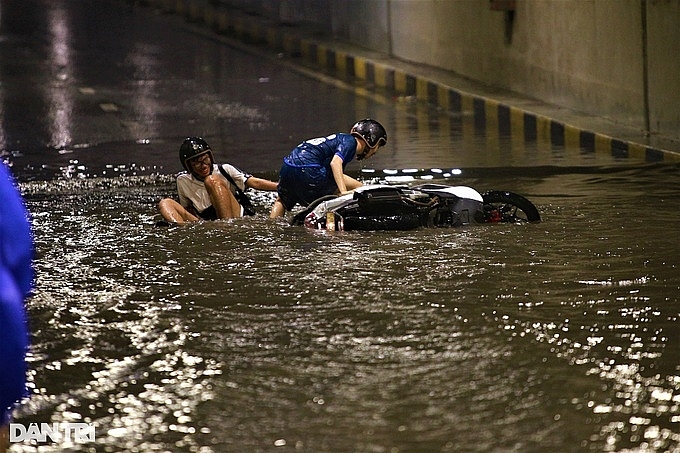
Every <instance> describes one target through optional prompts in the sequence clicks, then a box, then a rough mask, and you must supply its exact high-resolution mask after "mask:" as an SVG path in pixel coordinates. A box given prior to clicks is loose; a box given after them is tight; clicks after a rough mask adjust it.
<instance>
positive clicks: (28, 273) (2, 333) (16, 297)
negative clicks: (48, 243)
mask: <svg viewBox="0 0 680 453" xmlns="http://www.w3.org/2000/svg"><path fill="white" fill-rule="evenodd" d="M32 259H33V240H32V235H31V227H30V223H29V220H28V212H27V211H26V207H25V206H24V203H23V200H22V198H21V195H20V194H19V191H18V190H17V188H16V186H15V183H14V178H13V176H12V175H11V173H10V171H9V169H8V168H7V166H6V165H5V164H4V163H0V426H2V425H6V424H7V423H9V418H10V416H11V413H12V409H13V408H14V405H15V404H16V403H17V401H18V400H20V399H21V398H22V397H23V396H24V395H25V394H26V363H25V356H26V350H27V348H28V328H27V320H26V311H25V307H24V301H25V299H26V297H28V295H29V294H30V292H31V288H32V285H33V267H32Z"/></svg>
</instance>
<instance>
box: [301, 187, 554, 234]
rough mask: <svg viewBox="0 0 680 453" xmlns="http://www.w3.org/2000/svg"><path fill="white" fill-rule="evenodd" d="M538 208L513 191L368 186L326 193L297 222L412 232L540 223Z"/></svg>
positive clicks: (317, 226)
mask: <svg viewBox="0 0 680 453" xmlns="http://www.w3.org/2000/svg"><path fill="white" fill-rule="evenodd" d="M540 220H541V216H540V214H539V212H538V209H536V206H534V204H533V203H532V202H531V201H529V200H528V199H526V198H524V197H523V196H521V195H518V194H516V193H513V192H507V191H496V190H494V191H489V192H485V193H483V194H481V193H479V192H477V191H476V190H475V189H473V188H471V187H467V186H445V185H439V184H423V185H419V186H414V187H407V186H391V185H368V186H362V187H360V188H359V189H357V190H355V191H354V192H353V193H350V194H347V195H342V196H335V195H329V196H326V197H322V198H320V199H318V200H316V201H314V202H313V203H311V204H310V205H309V206H308V207H307V208H306V209H304V210H303V211H301V212H299V213H297V214H296V215H295V216H294V217H293V219H292V220H291V223H292V224H293V225H305V226H306V227H308V228H313V229H325V230H328V231H353V230H354V231H356V230H359V231H371V230H411V229H415V228H421V227H426V228H448V227H459V226H463V225H470V224H483V223H501V222H502V223H514V222H539V221H540Z"/></svg>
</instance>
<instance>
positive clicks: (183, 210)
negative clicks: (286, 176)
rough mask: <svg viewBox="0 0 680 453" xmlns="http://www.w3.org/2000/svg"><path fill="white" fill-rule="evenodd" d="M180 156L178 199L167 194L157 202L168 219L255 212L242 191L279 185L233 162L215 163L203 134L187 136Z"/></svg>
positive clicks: (178, 220) (180, 220)
mask: <svg viewBox="0 0 680 453" xmlns="http://www.w3.org/2000/svg"><path fill="white" fill-rule="evenodd" d="M179 158H180V161H181V162H182V166H183V167H184V169H185V170H186V172H183V173H180V174H179V175H178V176H177V193H178V194H179V202H177V201H176V200H173V199H172V198H164V199H163V200H161V201H160V203H159V204H158V208H159V210H160V212H161V215H162V216H163V218H164V219H165V220H166V221H167V222H172V223H185V222H195V221H198V220H201V219H203V220H217V219H231V218H235V217H241V216H242V215H244V214H251V215H252V212H249V211H250V208H251V206H250V204H249V201H248V199H247V196H246V195H245V194H244V193H243V192H244V191H245V190H246V188H248V187H251V188H253V189H258V190H270V191H274V190H276V187H277V183H276V182H273V181H269V180H267V179H261V178H256V177H255V176H252V175H250V174H248V173H244V172H242V171H241V170H239V169H238V168H236V167H234V166H233V165H229V164H222V165H217V164H215V159H214V157H213V153H212V149H211V148H210V145H208V143H207V142H206V141H205V140H203V139H202V138H200V137H189V138H187V139H185V140H184V142H183V143H182V146H181V147H180V149H179ZM237 198H238V199H237ZM239 200H240V201H241V202H240V203H239Z"/></svg>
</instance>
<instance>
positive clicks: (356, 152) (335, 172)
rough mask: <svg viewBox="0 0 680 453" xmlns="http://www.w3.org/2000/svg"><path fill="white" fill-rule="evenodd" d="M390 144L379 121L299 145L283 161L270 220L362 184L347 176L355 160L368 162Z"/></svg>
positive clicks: (368, 122) (362, 122) (368, 121)
mask: <svg viewBox="0 0 680 453" xmlns="http://www.w3.org/2000/svg"><path fill="white" fill-rule="evenodd" d="M386 143H387V132H385V128H384V127H383V126H382V125H381V124H380V123H379V122H377V121H375V120H372V119H364V120H361V121H358V122H357V123H356V124H355V125H354V126H352V129H351V130H350V132H349V134H346V133H338V134H333V135H329V136H328V137H321V138H315V139H311V140H306V141H304V142H302V143H300V144H299V145H298V146H297V147H296V148H295V149H294V150H293V151H292V152H291V153H290V154H289V155H288V156H286V157H285V158H284V159H283V165H282V166H281V171H280V172H279V185H278V193H279V196H278V198H277V199H276V201H275V202H274V206H273V207H272V211H271V214H270V217H271V218H275V217H280V216H282V215H284V214H285V212H286V211H287V210H291V209H293V207H294V206H295V205H296V204H298V203H299V204H301V205H304V206H306V205H308V204H310V203H311V202H313V201H314V200H316V199H317V198H320V197H323V196H325V195H331V194H336V195H341V194H344V193H347V192H349V191H352V190H354V189H356V188H358V187H360V186H361V185H362V184H361V182H359V181H357V180H356V179H354V178H352V177H350V176H347V175H346V174H345V173H344V170H345V166H346V165H347V163H349V162H350V161H351V160H352V159H354V157H356V158H357V160H363V159H368V158H369V157H371V156H373V154H375V153H376V152H377V151H378V148H380V147H381V146H384V145H385V144H386Z"/></svg>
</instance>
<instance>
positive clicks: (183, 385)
mask: <svg viewBox="0 0 680 453" xmlns="http://www.w3.org/2000/svg"><path fill="white" fill-rule="evenodd" d="M674 171H675V169H673V168H668V167H658V168H647V169H646V170H645V169H643V170H627V169H625V168H622V169H619V170H617V171H611V170H604V171H602V172H597V171H593V170H588V171H586V172H584V174H583V175H578V174H576V175H575V174H571V175H569V176H565V175H562V174H560V173H561V172H560V171H557V172H556V173H555V174H550V173H549V172H548V173H546V174H545V175H542V176H540V177H535V178H527V179H524V180H522V181H520V182H519V183H518V184H521V185H522V187H521V188H520V190H521V191H522V192H523V193H526V194H527V195H529V196H530V198H532V199H534V201H536V202H537V204H538V205H539V208H540V210H541V212H542V213H543V216H544V222H542V223H540V224H537V225H496V226H493V227H484V226H481V227H475V228H464V229H460V230H418V231H413V232H396V233H344V234H334V235H333V234H325V233H320V232H315V231H307V230H305V229H303V228H299V227H290V226H287V225H286V224H285V223H283V222H271V221H268V220H267V219H265V218H256V219H239V220H234V221H229V222H219V223H202V224H196V225H190V226H186V227H181V228H156V227H154V226H153V221H154V215H155V203H156V201H157V200H158V199H160V197H161V196H164V195H165V194H166V193H167V192H169V191H172V189H173V188H172V179H171V178H164V177H138V178H134V177H129V178H117V179H111V180H105V179H86V180H80V181H53V182H48V183H29V184H25V185H24V192H25V193H26V197H27V199H28V202H29V208H30V210H31V212H32V213H33V220H34V225H35V233H36V241H37V249H38V260H37V271H38V282H37V283H38V286H37V290H36V295H35V297H34V298H33V299H32V300H31V301H30V305H29V310H30V314H31V320H32V328H33V333H34V341H33V352H32V356H31V370H32V371H31V377H32V385H33V386H34V394H33V396H32V398H31V399H30V400H29V401H28V402H27V404H26V405H25V406H24V407H23V408H22V409H21V412H20V414H19V418H18V421H19V422H22V421H24V422H26V423H28V422H35V421H50V422H59V421H87V422H94V423H95V424H96V427H97V428H96V429H97V431H96V435H97V444H96V449H97V450H98V451H206V452H207V451H220V452H221V451H270V450H274V449H277V448H279V449H281V448H282V447H285V449H288V450H302V451H461V450H462V451H507V450H515V451H553V450H554V451H581V450H595V451H624V450H626V449H635V450H638V451H673V450H677V449H678V446H679V445H680V433H679V430H678V428H677V427H678V422H679V417H680V369H679V368H678V366H679V365H678V363H679V362H678V358H679V357H680V354H679V352H680V351H679V350H678V343H677V341H676V340H677V335H678V327H677V322H678V316H679V310H678V308H677V307H678V306H677V296H676V293H677V290H678V286H679V281H678V277H677V271H676V267H677V266H678V260H679V258H678V256H679V255H678V253H677V252H678V250H677V247H676V245H675V244H673V243H672V242H669V241H667V240H666V239H665V237H666V235H667V233H668V231H669V230H672V229H673V228H675V227H677V220H676V219H669V218H668V215H667V213H668V210H669V206H670V205H671V204H672V202H673V200H674V199H675V194H674V191H673V190H672V189H670V188H669V184H670V185H672V184H673V183H674V182H675V180H674V178H676V179H677V176H674V173H673V172H674ZM657 181H663V183H661V182H657ZM508 182H509V181H507V180H504V176H491V177H490V178H489V179H487V180H486V181H485V184H488V185H489V186H490V187H491V186H494V185H495V186H496V187H501V186H507V184H508ZM640 184H643V185H644V187H645V189H646V190H645V192H646V193H643V192H642V191H639V190H637V189H638V188H639V187H640ZM558 187H562V188H564V187H569V192H570V193H571V195H566V194H564V195H563V194H561V193H556V191H555V189H556V188H558ZM548 189H550V190H548ZM584 194H589V195H584ZM260 201H261V202H262V203H265V202H267V199H266V198H265V199H263V200H260ZM635 207H637V208H638V210H637V211H636V212H637V213H638V215H630V214H631V213H632V212H633V211H632V208H635ZM640 207H644V215H640V210H639V209H640ZM623 214H626V215H625V216H624V215H623ZM89 447H91V446H88V445H81V444H74V445H54V446H53V447H50V448H51V449H50V448H47V447H46V448H44V449H42V448H41V451H63V450H64V449H70V450H73V451H86V450H87V449H88V448H89ZM13 448H14V450H15V451H31V448H29V447H26V448H23V447H22V446H20V445H15V446H14V447H13Z"/></svg>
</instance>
